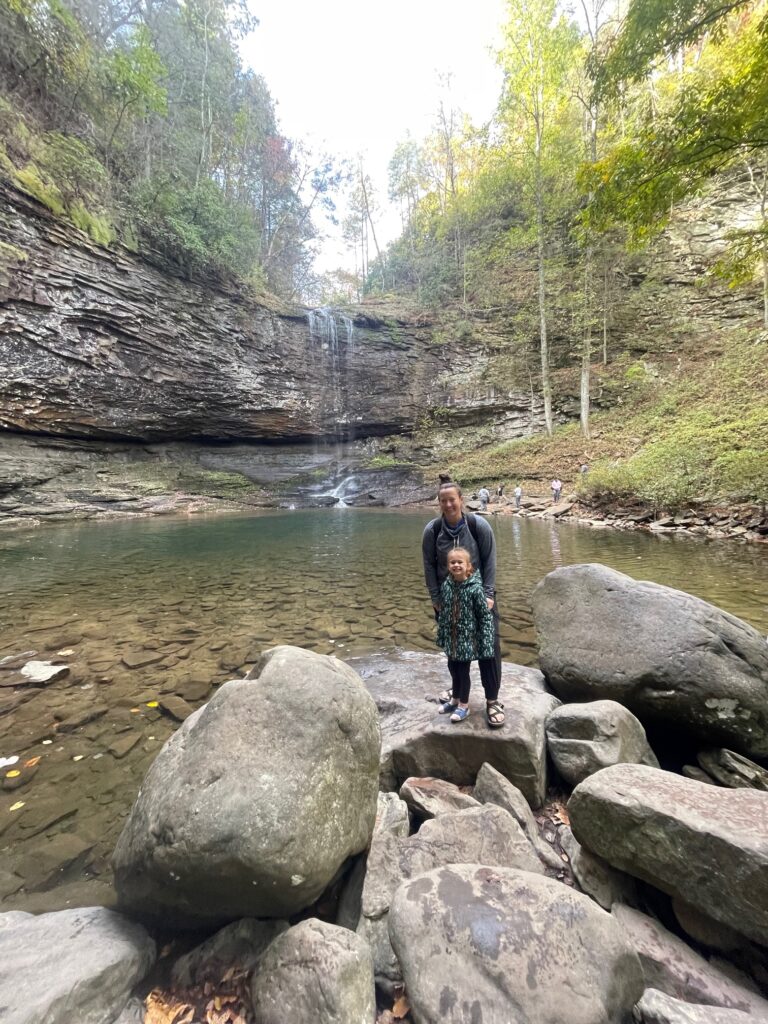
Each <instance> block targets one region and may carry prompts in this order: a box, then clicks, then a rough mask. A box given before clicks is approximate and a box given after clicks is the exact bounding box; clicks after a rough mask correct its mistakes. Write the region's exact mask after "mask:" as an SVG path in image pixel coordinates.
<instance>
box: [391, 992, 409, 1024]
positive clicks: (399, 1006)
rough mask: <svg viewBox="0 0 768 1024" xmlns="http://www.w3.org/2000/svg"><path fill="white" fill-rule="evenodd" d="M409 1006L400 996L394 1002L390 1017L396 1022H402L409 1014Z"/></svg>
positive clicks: (406, 999)
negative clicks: (396, 1020)
mask: <svg viewBox="0 0 768 1024" xmlns="http://www.w3.org/2000/svg"><path fill="white" fill-rule="evenodd" d="M410 1009H411V1004H410V1003H409V1002H408V998H407V997H406V996H400V997H399V998H398V999H396V1000H395V1005H394V1006H393V1007H392V1015H393V1016H394V1017H396V1018H397V1019H398V1020H402V1019H403V1017H407V1016H408V1013H409V1012H410Z"/></svg>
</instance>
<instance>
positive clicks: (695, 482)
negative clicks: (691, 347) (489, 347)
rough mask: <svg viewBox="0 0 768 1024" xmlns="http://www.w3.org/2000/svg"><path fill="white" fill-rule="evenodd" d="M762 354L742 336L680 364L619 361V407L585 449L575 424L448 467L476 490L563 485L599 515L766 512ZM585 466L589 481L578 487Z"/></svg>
mask: <svg viewBox="0 0 768 1024" xmlns="http://www.w3.org/2000/svg"><path fill="white" fill-rule="evenodd" d="M763 344H764V343H763ZM760 347H761V342H759V341H758V342H756V340H755V336H754V335H753V334H752V333H751V332H750V331H747V330H742V331H733V332H730V334H729V335H728V336H727V337H724V336H722V335H721V336H715V337H713V338H712V339H711V341H710V344H709V346H708V347H706V348H703V347H699V348H698V350H696V351H692V352H688V353H686V355H685V358H684V359H679V358H675V359H668V360H667V362H666V363H664V362H663V361H660V362H657V363H655V364H652V363H650V362H641V363H637V362H633V361H631V360H630V359H629V358H627V357H624V358H620V359H617V360H616V361H615V362H614V363H613V364H612V367H611V379H612V382H613V386H614V388H615V389H619V390H618V393H619V394H620V395H621V401H620V402H617V403H616V404H615V405H614V407H613V408H611V409H608V410H606V411H603V412H598V413H596V414H595V415H594V418H593V425H594V429H593V432H592V436H591V438H589V439H588V440H587V439H585V438H584V437H583V435H582V434H581V432H580V430H579V427H578V425H577V424H576V423H570V424H566V425H562V426H559V427H557V428H556V429H555V432H554V435H553V436H552V437H546V436H545V435H539V436H535V437H530V438H525V439H523V440H520V441H512V442H508V443H506V444H502V445H497V446H494V447H489V448H487V449H485V450H483V451H476V452H472V453H464V454H459V453H457V457H456V458H455V459H454V460H450V465H451V467H452V469H453V470H454V472H455V473H456V475H457V477H458V478H459V479H461V480H462V481H465V482H466V483H467V484H468V485H470V486H478V485H479V484H480V483H482V482H485V483H489V482H490V481H495V480H504V481H506V482H508V484H509V485H511V484H512V483H514V482H515V481H518V480H527V481H542V483H543V489H544V491H545V492H546V488H547V486H548V482H549V479H550V478H551V477H554V476H558V477H561V478H562V479H563V480H565V481H566V483H568V484H570V485H574V486H577V487H578V493H579V495H580V496H581V497H582V498H583V499H584V500H585V501H587V502H588V503H590V504H595V505H598V506H600V505H605V506H611V507H624V508H631V507H633V506H641V507H648V508H652V509H654V510H665V511H677V510H679V509H682V508H689V507H692V506H693V507H695V506H700V505H718V504H726V505H728V504H738V503H741V502H747V503H753V502H754V503H761V504H763V505H765V504H767V503H768V453H767V451H766V438H768V403H766V400H765V396H766V395H767V394H768V366H767V365H766V363H765V361H764V360H763V359H762V358H760ZM556 383H561V384H563V386H566V385H565V382H563V381H557V382H556ZM604 383H608V379H607V378H606V379H605V380H604ZM444 462H445V459H444V460H443V464H444ZM585 463H586V464H588V465H589V473H588V474H587V475H586V477H584V478H580V475H579V467H580V466H581V465H583V464H585ZM441 466H442V464H441Z"/></svg>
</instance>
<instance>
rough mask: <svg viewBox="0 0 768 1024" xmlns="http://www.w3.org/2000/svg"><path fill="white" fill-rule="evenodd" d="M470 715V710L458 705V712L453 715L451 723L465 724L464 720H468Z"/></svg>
mask: <svg viewBox="0 0 768 1024" xmlns="http://www.w3.org/2000/svg"><path fill="white" fill-rule="evenodd" d="M468 715H469V708H460V707H458V705H457V707H456V710H455V711H454V712H453V714H452V715H451V721H452V722H463V721H464V719H465V718H467V716H468Z"/></svg>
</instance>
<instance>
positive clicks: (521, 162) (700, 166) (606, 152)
mask: <svg viewBox="0 0 768 1024" xmlns="http://www.w3.org/2000/svg"><path fill="white" fill-rule="evenodd" d="M766 10H767V9H766V4H765V3H763V2H759V3H754V2H735V3H728V4H720V3H717V2H713V0H682V2H681V3H676V4H667V3H664V2H661V0H633V2H632V3H631V4H629V5H628V7H627V5H625V4H620V3H612V2H610V0H581V3H580V5H578V7H577V10H576V12H575V15H569V14H567V13H565V12H564V10H563V9H562V7H561V6H560V5H559V4H558V3H557V2H556V0H510V2H509V3H508V20H507V23H506V26H505V30H504V45H503V48H502V49H501V51H500V52H499V53H498V55H497V59H498V61H499V64H500V66H501V68H502V70H503V73H504V88H503V93H502V96H501V98H500V101H499V105H498V108H497V111H496V114H495V117H494V119H493V121H492V122H491V123H490V124H488V125H485V126H483V127H482V128H478V127H477V126H475V125H472V124H470V123H469V122H468V121H467V119H466V118H463V117H462V115H461V113H460V111H457V110H453V109H449V108H448V107H447V106H446V105H443V106H441V109H440V110H439V112H438V116H437V120H436V128H435V131H434V133H433V134H432V135H431V136H430V137H429V138H428V139H425V140H424V141H423V142H421V143H417V142H416V141H415V140H412V139H408V140H406V141H404V142H403V143H402V144H401V145H400V146H399V147H398V150H397V152H396V153H395V154H394V157H393V159H392V162H391V165H390V194H391V198H392V199H393V200H395V201H397V202H398V203H399V204H400V209H401V211H402V218H403V233H402V237H401V238H400V239H399V240H398V241H396V242H395V243H394V244H393V245H392V246H390V247H389V249H388V251H387V252H386V253H385V254H383V255H382V257H381V258H380V259H378V260H375V261H374V262H373V264H372V266H371V270H370V272H369V275H368V279H367V284H366V287H367V290H368V291H369V292H372V293H379V294H387V293H388V292H389V293H392V292H394V293H398V294H403V293H405V294H408V295H410V296H412V297H413V298H414V299H415V300H416V301H417V302H423V303H426V304H430V305H433V306H443V307H445V306H446V305H448V306H452V307H453V308H454V309H455V310H456V317H457V320H458V321H459V324H460V326H459V330H461V329H462V328H461V323H463V324H464V328H466V326H467V324H468V323H469V322H471V320H472V318H473V316H474V317H476V316H477V314H478V313H480V314H485V315H490V316H494V317H496V319H502V320H503V322H504V324H505V327H506V330H507V333H508V344H507V349H508V353H509V359H508V367H509V376H508V381H516V382H517V384H518V385H525V383H526V382H527V381H530V380H535V381H536V385H535V386H536V388H537V393H538V394H539V395H540V396H541V400H542V402H543V406H544V412H545V420H546V425H547V433H548V434H549V435H553V434H555V437H554V439H553V441H552V442H549V443H547V442H540V441H536V442H531V443H528V442H521V443H513V444H510V445H506V446H504V447H503V448H502V449H500V450H498V451H488V450H485V451H483V452H482V453H480V454H479V455H478V456H477V457H475V458H472V457H466V456H465V457H462V459H461V463H460V465H461V466H462V468H463V471H464V472H465V474H466V477H467V479H470V480H472V479H478V480H479V479H482V478H484V477H485V478H486V479H487V477H488V475H492V476H494V477H498V476H501V477H507V478H509V477H512V476H516V475H523V476H525V475H527V474H532V475H534V476H536V475H538V476H542V477H543V476H545V475H547V474H555V473H558V474H560V475H565V476H566V478H567V477H568V476H572V474H573V473H574V470H575V468H576V467H578V464H579V463H580V462H583V461H585V460H587V461H589V462H593V461H594V462H595V463H596V465H595V467H594V471H593V472H592V474H591V475H590V478H589V485H588V492H589V493H588V496H589V497H590V498H591V499H593V500H606V501H628V502H632V501H638V502H641V503H650V504H653V505H654V506H657V507H663V506H667V507H669V506H670V505H672V506H676V505H677V506H679V505H680V504H685V503H686V502H695V501H698V500H712V501H716V500H722V501H730V502H734V501H755V500H761V501H763V502H764V501H765V500H766V499H768V457H767V454H766V444H765V438H766V437H768V404H767V403H766V394H768V376H767V375H766V369H765V355H764V353H765V340H766V336H765V329H766V328H767V327H768V221H766V194H767V192H766V190H767V188H768V175H767V173H766V172H767V171H768V163H767V161H768V156H767V154H768V97H767V96H766V88H768V86H767V85H766V83H768V75H767V74H766V72H768V14H767V13H766ZM713 197H719V200H720V201H721V202H722V204H723V210H722V212H721V216H720V221H721V223H720V225H719V228H720V230H719V235H718V237H717V239H716V244H715V245H714V246H713V247H712V250H713V251H712V252H710V253H708V258H707V259H706V260H705V261H703V262H704V263H705V271H704V273H702V275H701V276H700V278H699V279H698V280H697V281H696V286H697V287H698V288H699V289H701V291H702V292H703V293H707V294H711V295H712V296H713V297H714V298H716V299H717V301H719V302H720V303H721V305H722V309H723V314H724V317H723V318H724V320H725V321H727V320H728V316H729V315H728V314H727V312H726V311H727V308H728V303H729V302H730V296H731V295H733V296H738V297H740V296H750V297H751V299H752V303H751V307H750V308H751V310H752V312H751V313H750V314H748V316H747V317H746V318H745V319H744V320H743V321H742V322H741V326H742V328H743V329H742V330H740V331H737V332H734V331H730V330H720V329H718V328H714V327H713V328H712V329H711V330H710V332H709V335H708V336H706V335H705V336H702V330H701V325H698V326H697V325H696V324H694V323H693V322H691V323H690V330H689V332H688V333H689V335H690V336H686V332H685V331H684V330H683V332H682V333H681V332H680V331H677V332H676V334H675V337H674V339H672V338H666V339H660V338H659V337H650V336H649V337H647V338H646V339H645V340H642V339H635V341H634V343H633V345H632V347H631V349H628V348H627V343H626V331H624V332H618V331H616V330H615V326H616V324H617V321H618V320H619V319H621V316H622V308H621V307H622V305H623V304H625V303H626V302H627V294H628V291H629V289H628V287H627V284H628V282H631V280H632V278H633V276H634V275H636V274H637V272H638V267H642V266H643V265H644V266H645V267H647V266H649V265H651V266H652V265H653V263H654V260H656V259H658V246H659V245H660V244H661V241H660V240H662V241H663V240H664V239H665V235H666V234H668V233H670V232H671V233H674V230H675V228H676V224H677V222H678V220H679V219H680V213H681V211H683V212H685V213H686V216H687V217H688V219H690V210H691V209H695V205H696V203H699V202H701V201H702V200H706V199H707V198H709V199H710V200H712V199H713ZM694 216H695V214H694ZM645 274H646V270H645V269H643V270H641V276H643V277H644V276H645ZM729 326H731V325H729ZM617 335H620V336H621V339H622V340H620V341H619V344H620V345H621V347H619V348H617V341H616V337H617ZM611 393H613V395H614V405H615V402H616V397H618V399H619V402H620V408H617V409H615V411H614V412H607V413H602V412H597V414H595V411H594V410H593V409H592V408H591V404H592V403H593V402H594V396H595V395H596V394H599V395H600V396H601V397H602V398H603V399H605V397H606V396H610V394H611ZM715 395H716V396H717V399H716V400H715V397H714V396H715ZM574 400H575V401H576V402H577V404H578V412H579V416H580V430H579V431H578V434H579V435H580V436H581V440H580V441H579V440H578V439H577V440H575V441H574V437H573V434H574V428H572V427H569V428H567V430H565V432H564V433H563V431H556V430H555V416H554V412H553V409H554V410H556V409H557V408H558V407H559V408H561V409H562V408H563V407H564V406H565V405H569V406H571V407H572V406H573V404H574ZM601 404H602V405H603V407H604V406H605V401H604V400H603V401H602V402H601ZM595 434H596V435H597V436H595V437H593V436H592V435H595ZM564 438H565V440H564ZM533 452H536V453H537V457H535V458H534V457H532V454H533Z"/></svg>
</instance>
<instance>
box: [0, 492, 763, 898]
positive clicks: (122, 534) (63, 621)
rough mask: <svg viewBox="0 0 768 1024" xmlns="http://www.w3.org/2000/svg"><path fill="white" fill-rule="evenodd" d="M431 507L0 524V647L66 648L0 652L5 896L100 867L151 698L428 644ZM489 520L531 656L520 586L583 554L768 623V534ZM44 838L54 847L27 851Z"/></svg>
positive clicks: (510, 614) (502, 584) (129, 795)
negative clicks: (55, 667) (11, 784)
mask: <svg viewBox="0 0 768 1024" xmlns="http://www.w3.org/2000/svg"><path fill="white" fill-rule="evenodd" d="M427 518H428V514H427V513H424V512H418V513H393V512H379V511H365V512H362V511H355V510H351V509H328V510H310V511H292V512H290V513H281V514H274V513H270V514H265V515H257V516H248V517H231V518H222V517H216V518H209V519H189V520H172V521H171V520H165V521H163V520H144V521H134V522H116V523H103V524H80V525H77V526H72V527H62V528H51V529H46V530H43V531H39V532H30V533H19V534H13V535H9V536H8V537H6V538H3V541H2V544H1V546H0V659H2V658H3V657H9V656H12V655H16V654H20V653H21V652H26V651H35V652H37V656H38V657H41V658H49V657H51V656H53V657H56V652H60V651H66V652H69V653H67V654H62V655H60V656H59V660H62V661H65V662H66V663H67V664H68V665H69V666H70V675H69V676H68V677H67V678H66V679H63V680H61V681H59V682H56V683H53V684H51V685H50V686H49V687H48V688H47V689H39V690H28V689H23V690H15V689H14V688H13V687H3V686H2V682H3V679H4V678H6V679H7V678H9V676H8V673H7V672H3V671H0V713H1V717H0V757H5V756H10V755H19V757H20V759H21V761H20V763H24V762H26V761H30V760H33V759H34V758H36V757H39V758H40V759H41V760H40V762H39V763H38V764H36V765H35V766H34V771H33V769H29V770H28V771H29V778H28V779H27V780H26V781H25V784H24V785H22V786H21V787H20V788H18V789H15V790H4V791H3V792H2V793H0V835H1V836H2V839H1V840H0V842H2V844H3V850H2V856H3V858H4V871H2V872H0V898H4V899H5V903H6V906H22V907H26V906H30V907H34V908H40V906H48V905H51V904H45V903H42V904H41V902H40V901H41V900H45V899H47V898H48V897H45V896H44V895H41V893H40V892H39V890H46V889H49V888H51V887H53V886H57V885H60V884H61V883H68V882H71V881H72V880H73V879H80V878H81V876H82V875H83V873H85V876H86V877H87V878H89V879H90V880H91V881H89V883H88V884H89V885H94V884H96V883H95V882H94V881H93V879H98V878H102V879H108V877H109V876H108V867H107V858H108V855H109V853H110V851H111V849H112V846H113V845H114V841H115V838H116V836H117V834H118V832H119V829H120V827H121V824H122V820H123V818H124V816H125V814H126V813H127V811H128V808H129V807H130V804H131V802H132V800H133V798H134V796H135V793H136V789H137V788H138V784H139V781H140V779H141V777H142V775H143V773H144V772H145V771H146V769H147V767H148V765H149V763H150V762H151V760H152V758H153V757H154V756H155V754H156V753H157V750H158V749H159V748H160V746H161V745H162V743H163V742H164V741H165V740H166V739H167V737H168V736H169V735H170V734H171V732H172V731H173V729H174V728H176V727H177V724H178V723H177V722H176V721H175V720H174V719H173V718H171V717H169V716H168V714H164V713H163V711H162V707H156V706H154V705H155V703H156V702H159V704H160V705H162V703H163V702H164V701H168V699H169V698H172V697H173V698H179V697H181V698H182V699H183V700H184V701H186V702H187V703H188V705H189V706H190V707H197V706H199V705H200V703H201V702H202V701H204V700H206V699H207V698H208V697H209V696H210V693H211V688H212V686H213V685H216V684H218V683H220V682H222V681H223V680H225V679H228V678H231V677H232V676H233V675H235V674H237V673H239V672H242V671H243V670H244V669H245V668H246V667H248V666H249V665H251V664H253V662H254V661H255V660H256V659H257V658H258V656H259V653H260V652H261V651H262V650H263V649H264V648H267V647H269V646H272V645H273V644H275V643H295V644H300V645H302V646H304V647H309V648H312V649H314V650H317V651H320V652H322V653H326V654H329V653H334V652H336V653H338V654H339V655H340V656H342V657H346V656H348V655H350V654H357V653H365V652H369V651H374V650H382V649H385V648H387V647H392V646H397V647H404V648H409V649H424V650H429V651H434V650H435V647H434V640H433V634H434V622H433V617H432V614H431V606H430V602H429V599H428V596H427V593H426V590H425V589H424V584H423V577H422V566H421V552H420V542H421V533H422V529H423V526H424V523H425V522H426V520H427ZM492 523H493V529H494V532H495V534H496V538H497V543H498V552H499V565H498V575H497V583H498V591H499V608H500V614H501V636H502V650H503V654H504V657H505V658H507V659H510V660H514V661H517V662H520V663H523V664H534V663H535V659H536V652H535V645H534V635H533V629H532V623H531V616H530V593H531V590H532V589H533V587H534V586H535V585H536V583H537V582H538V581H539V580H540V579H541V578H542V577H543V576H544V575H545V574H546V573H547V572H549V571H551V570H552V569H553V568H555V567H556V566H559V565H568V564H572V563H576V562H596V561H597V562H603V563H605V564H607V565H611V566H613V567H615V568H617V569H619V570H621V571H623V572H626V573H628V574H630V575H632V576H634V577H636V578H639V579H649V580H653V581H655V582H658V583H663V584H666V585H668V586H673V587H678V588H680V589H683V590H687V591H689V592H691V593H693V594H696V595H698V596H700V597H702V598H705V599H706V600H710V601H713V602H714V603H715V604H718V605H721V606H722V607H724V608H726V609H727V610H729V611H731V612H733V613H735V614H736V615H739V616H741V617H743V618H745V619H746V620H747V621H748V622H751V623H752V624H753V625H754V626H756V627H757V628H759V629H760V630H761V631H762V632H766V631H768V592H767V588H766V582H765V581H766V566H767V565H768V552H767V551H766V549H765V548H750V547H744V546H740V545H737V544H732V543H731V544H729V543H719V544H718V543H705V542H700V541H696V540H691V539H689V538H679V537H655V536H648V535H644V534H637V533H615V532H609V531H597V530H590V529H587V528H580V527H577V526H573V525H568V524H561V523H550V522H537V521H529V520H524V519H518V518H516V517H509V518H498V519H493V520H492ZM17 804H22V805H23V806H22V807H21V808H18V809H17V810H15V811H11V810H10V808H11V807H12V806H16V805H17ZM64 835H66V836H67V842H66V843H62V840H61V837H62V836H64ZM73 837H74V839H73ZM73 842H74V845H73ZM43 848H44V849H45V851H46V857H44V858H41V857H38V856H36V855H37V854H38V853H39V852H40V850H41V849H43ZM78 851H79V853H78ZM75 853H76V854H77V856H73V854H75ZM67 858H69V860H68V859H67ZM30 892H32V893H33V895H32V896H30V895H29V893H30ZM90 898H92V899H95V900H98V899H99V898H101V897H100V896H99V895H98V894H97V895H92V896H91V897H90ZM36 901H37V902H36ZM53 905H56V904H53Z"/></svg>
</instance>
